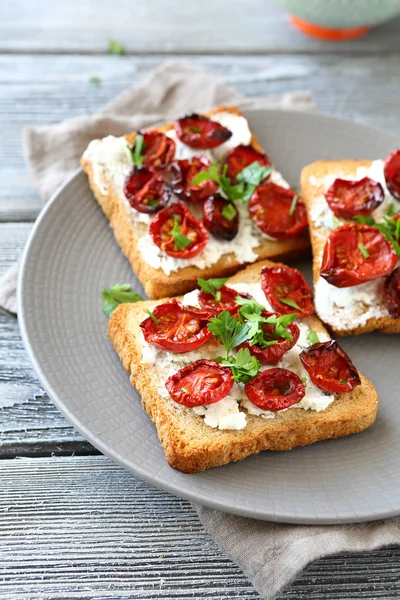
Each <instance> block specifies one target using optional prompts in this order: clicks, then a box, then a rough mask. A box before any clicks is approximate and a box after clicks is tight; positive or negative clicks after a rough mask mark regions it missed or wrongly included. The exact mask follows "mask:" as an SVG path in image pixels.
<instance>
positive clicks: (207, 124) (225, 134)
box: [174, 113, 232, 150]
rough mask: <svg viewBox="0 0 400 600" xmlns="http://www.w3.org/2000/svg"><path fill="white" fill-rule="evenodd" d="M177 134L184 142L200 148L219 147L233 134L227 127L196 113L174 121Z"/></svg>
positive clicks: (191, 146)
mask: <svg viewBox="0 0 400 600" xmlns="http://www.w3.org/2000/svg"><path fill="white" fill-rule="evenodd" d="M174 128H175V132H176V135H177V136H178V138H179V139H180V141H181V142H182V143H183V144H186V146H190V148H196V149H198V150H211V149H212V148H217V147H218V146H220V145H221V144H223V143H224V142H226V141H227V140H229V138H230V137H231V136H232V132H231V131H229V129H227V128H226V127H224V126H223V125H221V124H220V123H217V122H216V121H212V120H211V119H210V118H209V117H206V116H205V115H198V114H196V113H194V114H192V115H188V116H186V117H182V118H181V119H177V120H176V121H175V122H174Z"/></svg>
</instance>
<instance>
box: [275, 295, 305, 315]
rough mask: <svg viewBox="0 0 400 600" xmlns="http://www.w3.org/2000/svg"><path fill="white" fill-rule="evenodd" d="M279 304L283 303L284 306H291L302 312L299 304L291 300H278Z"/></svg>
mask: <svg viewBox="0 0 400 600" xmlns="http://www.w3.org/2000/svg"><path fill="white" fill-rule="evenodd" d="M278 300H279V302H282V304H286V305H287V306H291V307H292V308H295V309H296V310H299V311H300V312H302V310H301V308H300V306H299V305H298V304H297V302H295V301H294V300H291V298H278Z"/></svg>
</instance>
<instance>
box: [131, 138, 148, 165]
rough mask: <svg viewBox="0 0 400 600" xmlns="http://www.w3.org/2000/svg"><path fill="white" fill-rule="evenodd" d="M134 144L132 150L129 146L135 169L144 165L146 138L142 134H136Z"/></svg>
mask: <svg viewBox="0 0 400 600" xmlns="http://www.w3.org/2000/svg"><path fill="white" fill-rule="evenodd" d="M133 144H134V145H133V147H132V148H131V147H130V146H129V145H128V150H129V152H130V155H131V158H132V162H133V164H134V165H135V167H140V165H142V164H143V150H144V148H145V144H144V137H143V136H142V134H141V133H137V134H136V137H135V140H134V142H133Z"/></svg>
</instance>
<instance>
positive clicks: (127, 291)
mask: <svg viewBox="0 0 400 600" xmlns="http://www.w3.org/2000/svg"><path fill="white" fill-rule="evenodd" d="M102 294H103V306H102V310H103V312H104V314H106V315H107V317H109V318H110V317H111V315H112V314H113V312H114V310H115V309H116V308H117V306H119V305H120V304H125V303H134V302H139V301H140V300H143V298H142V296H140V295H139V294H137V293H136V292H133V291H132V289H131V286H130V285H129V284H128V283H117V284H115V285H112V286H111V287H110V289H109V290H107V288H104V290H103V292H102Z"/></svg>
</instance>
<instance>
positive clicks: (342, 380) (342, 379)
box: [339, 377, 347, 383]
mask: <svg viewBox="0 0 400 600" xmlns="http://www.w3.org/2000/svg"><path fill="white" fill-rule="evenodd" d="M339 381H340V383H347V379H345V378H344V377H340V379H339Z"/></svg>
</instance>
